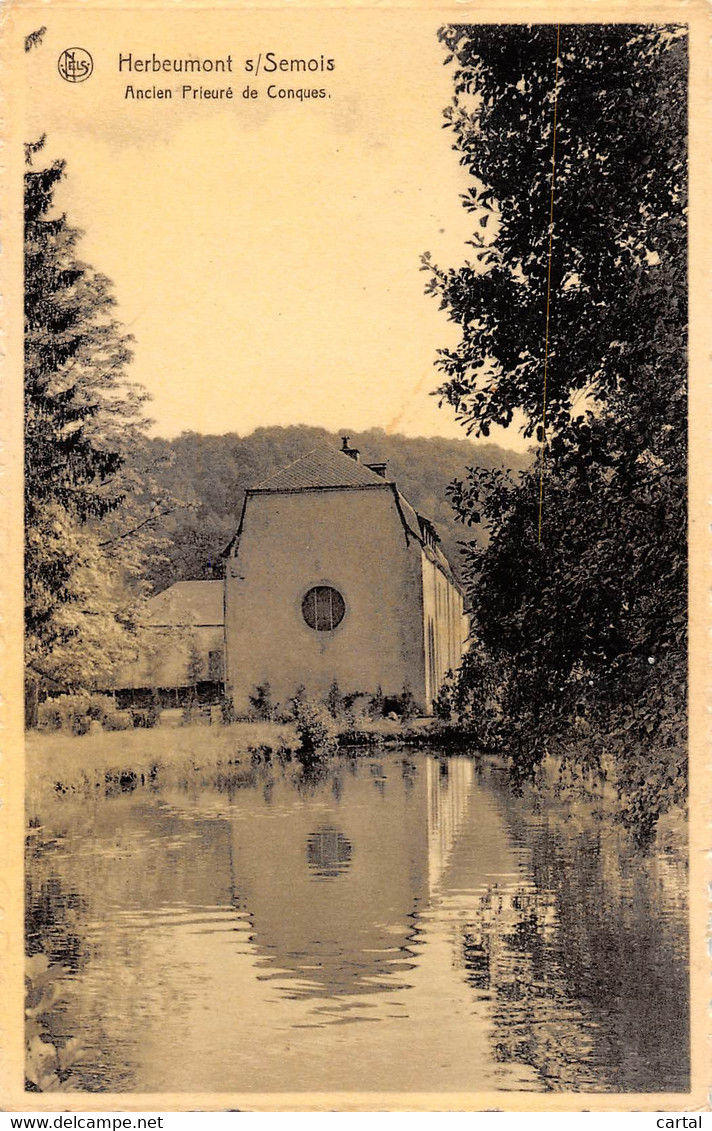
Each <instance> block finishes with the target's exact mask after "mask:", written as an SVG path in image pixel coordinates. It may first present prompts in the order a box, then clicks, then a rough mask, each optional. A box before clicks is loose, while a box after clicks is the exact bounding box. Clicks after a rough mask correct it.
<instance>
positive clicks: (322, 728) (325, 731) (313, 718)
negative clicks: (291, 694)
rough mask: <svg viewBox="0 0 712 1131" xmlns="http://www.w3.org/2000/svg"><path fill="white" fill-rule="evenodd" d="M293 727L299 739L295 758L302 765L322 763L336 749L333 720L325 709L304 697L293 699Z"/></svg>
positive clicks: (335, 733)
mask: <svg viewBox="0 0 712 1131" xmlns="http://www.w3.org/2000/svg"><path fill="white" fill-rule="evenodd" d="M292 702H293V704H294V725H295V729H296V731H297V736H298V738H299V749H298V751H297V757H298V758H299V760H300V762H301V763H302V765H305V766H310V765H314V764H316V763H318V762H322V761H324V760H325V758H327V757H328V755H329V754H330V753H332V752H333V751H334V750H336V748H337V732H336V725H335V723H334V719H333V718H332V716H331V715H330V713H329V711H328V710H327V708H326V707H325V706H324V705H323V704H321V703H316V702H315V701H314V700H312V699H307V698H306V696H301V697H300V698H298V699H297V698H295V699H294V700H293V701H292Z"/></svg>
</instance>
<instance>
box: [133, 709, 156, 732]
mask: <svg viewBox="0 0 712 1131" xmlns="http://www.w3.org/2000/svg"><path fill="white" fill-rule="evenodd" d="M129 714H130V716H131V724H132V726H134V727H142V728H145V729H146V730H150V729H151V728H152V727H155V725H156V723H157V722H158V720H159V718H160V717H161V708H160V706H159V704H158V703H151V704H149V706H148V707H132V708H131V710H130V712H129Z"/></svg>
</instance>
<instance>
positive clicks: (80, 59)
mask: <svg viewBox="0 0 712 1131" xmlns="http://www.w3.org/2000/svg"><path fill="white" fill-rule="evenodd" d="M57 70H58V71H59V73H60V75H61V76H62V78H63V79H64V80H65V81H66V82H85V81H86V79H88V78H89V75H90V74H91V73H92V71H93V70H94V60H93V59H92V57H91V55H90V54H89V52H88V51H85V50H84V48H83V47H68V48H67V49H66V51H63V52H62V54H61V55H60V56H59V60H58V61H57Z"/></svg>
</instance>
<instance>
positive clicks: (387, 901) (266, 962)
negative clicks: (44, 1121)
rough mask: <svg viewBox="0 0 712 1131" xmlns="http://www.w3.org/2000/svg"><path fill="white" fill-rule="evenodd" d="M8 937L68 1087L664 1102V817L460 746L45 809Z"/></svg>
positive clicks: (678, 909) (681, 916) (673, 976)
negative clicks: (648, 832)
mask: <svg viewBox="0 0 712 1131" xmlns="http://www.w3.org/2000/svg"><path fill="white" fill-rule="evenodd" d="M31 834H32V835H31V836H30V838H29V850H28V868H27V919H28V947H29V950H30V952H31V953H37V952H40V951H41V952H43V953H45V954H46V955H47V956H48V957H49V958H50V960H51V961H52V962H53V963H54V964H57V965H58V966H60V967H62V968H63V970H64V973H63V975H62V977H61V990H62V1002H61V1003H60V1004H59V1005H58V1006H57V1008H56V1009H55V1011H54V1013H53V1016H52V1018H51V1026H52V1035H53V1036H55V1037H56V1038H57V1040H58V1042H59V1043H61V1041H62V1040H63V1039H64V1038H65V1037H67V1036H73V1037H75V1038H76V1039H77V1040H78V1042H79V1045H80V1048H81V1053H80V1055H79V1057H78V1059H77V1061H76V1064H75V1065H74V1068H73V1071H72V1076H71V1079H70V1087H72V1088H76V1089H78V1090H86V1091H135V1092H149V1093H154V1092H181V1091H191V1092H203V1093H215V1092H222V1093H225V1092H253V1093H255V1092H305V1091H309V1092H312V1091H321V1092H332V1091H333V1092H344V1091H349V1092H354V1091H369V1092H388V1091H399V1092H409V1091H416V1092H464V1091H467V1092H472V1091H497V1090H503V1091H512V1090H515V1091H522V1090H524V1091H595V1092H620V1091H627V1092H657V1091H670V1092H675V1091H678V1092H684V1091H686V1090H687V1089H688V1085H689V1080H688V1073H689V1048H688V1025H689V1016H688V1015H689V1001H688V998H689V993H688V959H687V911H686V892H687V874H686V845H685V835H684V834H685V828H684V823H683V822H682V821H681V820H679V821H678V822H676V821H674V820H668V821H666V822H663V824H662V825H661V828H660V830H659V833H658V836H657V839H656V841H655V842H654V844H653V845H651V846H648V847H647V848H645V849H643V848H641V847H639V846H637V845H636V844H635V842H634V840H633V838H632V837H631V835H630V834H629V833H628V832H627V831H626V830H624V829H622V828H621V827H620V826H619V825H617V824H616V823H615V822H614V821H613V820H612V819H611V817H610V814H607V813H606V812H605V811H602V810H601V809H600V808H599V809H598V810H597V809H596V806H595V804H593V803H590V804H583V803H572V801H571V799H570V798H568V797H557V796H556V795H555V794H554V793H550V794H542V793H541V792H540V791H536V790H534V789H533V788H532V787H526V788H525V789H524V790H523V791H522V793H521V795H519V796H515V794H514V793H513V791H512V789H511V787H510V786H509V784H508V783H507V780H506V776H505V775H504V773H503V771H501V770H498V769H496V768H493V767H488V766H486V765H481V764H479V763H478V762H477V761H475V760H473V759H469V758H464V757H443V756H438V755H436V754H424V753H421V752H418V753H414V754H408V755H407V756H404V755H403V754H402V753H389V754H383V755H380V754H378V755H374V754H362V755H361V756H360V757H350V756H346V755H341V756H339V757H337V758H334V759H333V760H332V761H331V763H330V764H329V766H328V767H327V768H326V769H325V770H324V771H323V772H322V773H320V774H318V775H316V776H307V777H306V778H300V776H299V774H298V773H297V770H296V768H295V767H294V766H293V765H287V766H276V767H262V766H258V767H255V768H254V769H248V770H246V771H245V773H244V774H243V775H242V776H241V777H239V778H238V779H236V780H235V781H233V782H231V783H227V784H226V786H225V788H224V789H214V788H208V787H198V786H196V787H193V788H178V787H175V788H170V789H168V788H151V789H149V788H142V789H138V790H135V791H133V792H129V793H124V794H119V795H117V796H113V797H108V798H97V799H86V798H77V797H75V798H72V797H59V798H57V800H56V801H55V802H52V804H51V806H50V807H49V811H47V812H45V813H44V814H43V823H42V825H41V826H40V827H38V828H34V829H32V830H31Z"/></svg>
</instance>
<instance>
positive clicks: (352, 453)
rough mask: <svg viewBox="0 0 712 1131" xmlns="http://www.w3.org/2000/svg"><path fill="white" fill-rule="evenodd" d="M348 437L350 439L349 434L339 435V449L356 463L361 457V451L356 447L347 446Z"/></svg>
mask: <svg viewBox="0 0 712 1131" xmlns="http://www.w3.org/2000/svg"><path fill="white" fill-rule="evenodd" d="M350 439H351V437H350V436H342V437H341V450H342V452H343V453H344V455H345V456H348V457H349V459H352V460H353V461H354V463H358V461H359V459H360V458H361V453H360V452H359V450H358V448H350V447H349V440H350Z"/></svg>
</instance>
